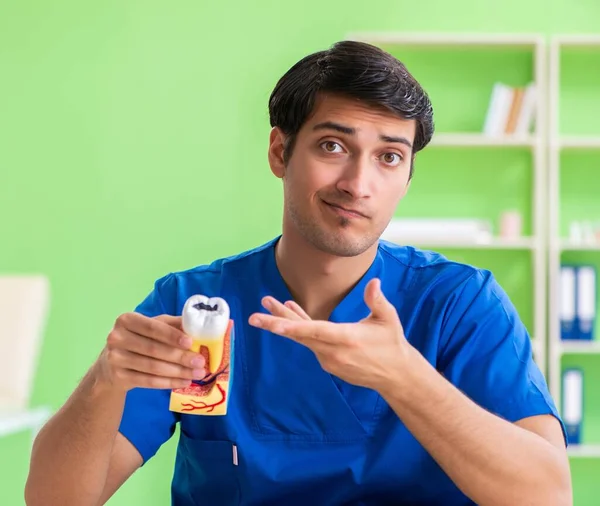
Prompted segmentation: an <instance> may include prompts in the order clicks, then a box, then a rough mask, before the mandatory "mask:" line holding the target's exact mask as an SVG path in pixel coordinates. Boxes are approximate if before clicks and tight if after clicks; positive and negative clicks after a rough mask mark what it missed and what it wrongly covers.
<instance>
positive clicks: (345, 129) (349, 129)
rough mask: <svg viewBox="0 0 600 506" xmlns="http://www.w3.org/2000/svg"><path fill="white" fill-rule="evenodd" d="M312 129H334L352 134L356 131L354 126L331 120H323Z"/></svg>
mask: <svg viewBox="0 0 600 506" xmlns="http://www.w3.org/2000/svg"><path fill="white" fill-rule="evenodd" d="M313 130H335V131H337V132H341V133H343V134H348V135H354V134H355V133H356V130H355V129H354V128H352V127H349V126H344V125H340V124H339V123H335V122H333V121H324V122H323V123H319V124H317V125H315V126H314V127H313Z"/></svg>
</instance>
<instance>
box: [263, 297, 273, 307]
mask: <svg viewBox="0 0 600 506" xmlns="http://www.w3.org/2000/svg"><path fill="white" fill-rule="evenodd" d="M272 305H273V304H272V303H271V301H270V300H269V299H267V298H265V299H263V306H264V307H266V308H269V307H271V306H272Z"/></svg>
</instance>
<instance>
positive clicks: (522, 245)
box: [381, 233, 539, 250]
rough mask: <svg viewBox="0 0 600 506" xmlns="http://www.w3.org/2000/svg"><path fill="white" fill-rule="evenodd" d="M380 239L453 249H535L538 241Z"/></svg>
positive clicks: (526, 239)
mask: <svg viewBox="0 0 600 506" xmlns="http://www.w3.org/2000/svg"><path fill="white" fill-rule="evenodd" d="M381 238H382V239H385V240H387V241H390V242H393V243H396V244H404V245H410V246H418V247H427V248H430V247H435V248H455V249H505V250H535V249H536V247H537V246H538V245H539V242H538V241H537V240H536V239H535V238H534V237H522V238H518V239H505V238H502V237H494V238H491V239H481V240H476V239H473V240H468V239H462V238H458V239H442V238H438V239H434V238H431V239H426V238H423V237H411V236H402V237H399V236H395V235H393V234H385V233H384V234H383V235H382V236H381Z"/></svg>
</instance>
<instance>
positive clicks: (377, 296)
mask: <svg viewBox="0 0 600 506" xmlns="http://www.w3.org/2000/svg"><path fill="white" fill-rule="evenodd" d="M365 303H366V304H367V306H368V307H369V309H370V310H371V316H372V318H374V319H376V320H390V319H395V318H397V317H398V315H397V314H396V309H395V308H394V306H392V304H391V303H390V302H389V301H388V300H387V299H386V298H385V295H383V292H382V291H381V281H380V280H379V279H377V278H375V279H372V280H371V281H369V282H368V283H367V286H366V288H365Z"/></svg>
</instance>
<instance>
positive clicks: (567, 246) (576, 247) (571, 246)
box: [559, 239, 600, 251]
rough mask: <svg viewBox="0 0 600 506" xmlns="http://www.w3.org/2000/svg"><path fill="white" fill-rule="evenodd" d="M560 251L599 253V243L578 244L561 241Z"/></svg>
mask: <svg viewBox="0 0 600 506" xmlns="http://www.w3.org/2000/svg"><path fill="white" fill-rule="evenodd" d="M559 249H560V250H561V251H600V242H589V243H588V242H579V241H571V240H569V239H563V240H562V241H560V243H559Z"/></svg>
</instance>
